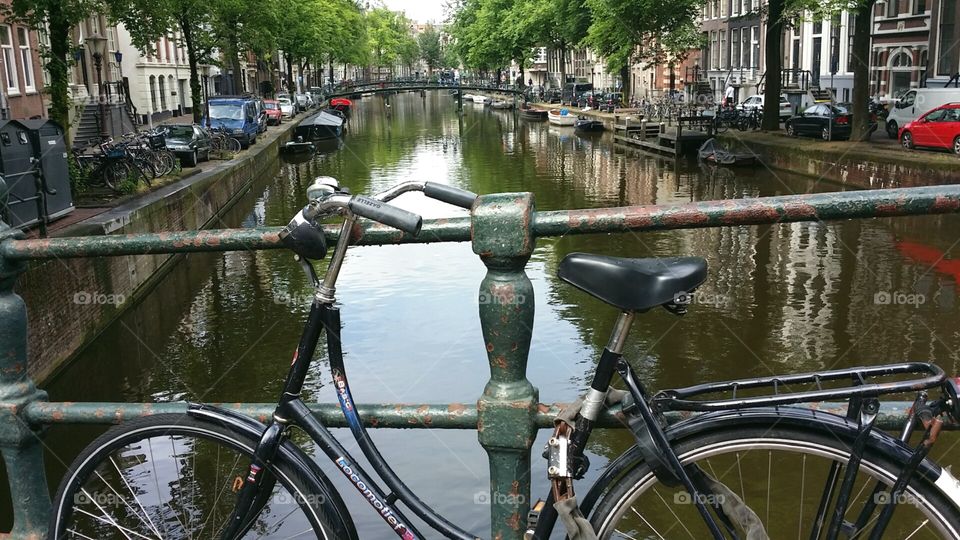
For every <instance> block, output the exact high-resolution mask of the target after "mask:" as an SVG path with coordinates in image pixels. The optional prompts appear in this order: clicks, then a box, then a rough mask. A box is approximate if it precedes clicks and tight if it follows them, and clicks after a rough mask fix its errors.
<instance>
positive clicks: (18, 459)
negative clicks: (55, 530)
mask: <svg viewBox="0 0 960 540" xmlns="http://www.w3.org/2000/svg"><path fill="white" fill-rule="evenodd" d="M6 201H7V187H6V184H5V183H4V181H3V180H2V179H0V208H2V207H4V206H6ZM19 236H22V234H21V233H20V231H17V230H16V229H12V228H10V226H9V225H7V224H6V223H4V222H3V221H0V244H3V242H4V241H6V240H8V239H11V238H16V237H19ZM23 270H24V263H23V262H22V261H14V260H10V259H6V258H3V257H2V256H0V452H2V453H3V461H4V465H5V466H6V469H7V478H8V479H9V483H10V493H11V494H12V495H13V496H12V497H11V498H12V503H13V529H12V530H11V531H10V537H11V538H30V539H34V538H36V539H39V538H46V535H47V521H48V519H49V516H50V494H49V492H48V491H47V481H46V474H45V473H44V467H43V446H42V445H41V444H40V433H38V432H36V431H34V429H33V428H32V427H31V426H30V425H29V424H28V423H27V422H26V421H25V420H24V419H23V417H22V412H23V410H24V407H26V406H27V405H28V404H30V403H32V402H34V401H46V399H47V394H46V392H43V391H41V390H38V389H37V388H36V386H34V384H33V381H32V380H30V377H29V376H28V375H27V307H26V304H24V302H23V299H22V298H20V296H19V295H18V294H17V293H15V292H14V291H13V286H14V283H16V280H17V276H18V275H20V273H21V272H23Z"/></svg>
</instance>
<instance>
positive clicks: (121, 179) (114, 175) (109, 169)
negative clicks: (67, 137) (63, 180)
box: [70, 139, 156, 193]
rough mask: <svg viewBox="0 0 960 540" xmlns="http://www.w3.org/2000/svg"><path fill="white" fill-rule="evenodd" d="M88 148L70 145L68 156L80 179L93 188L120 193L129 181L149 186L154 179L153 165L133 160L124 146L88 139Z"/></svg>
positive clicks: (108, 140)
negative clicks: (103, 188) (93, 186)
mask: <svg viewBox="0 0 960 540" xmlns="http://www.w3.org/2000/svg"><path fill="white" fill-rule="evenodd" d="M88 145H89V146H86V147H84V146H74V147H73V151H72V152H71V154H70V155H71V159H72V160H73V164H74V167H75V169H76V171H77V173H78V174H79V175H80V177H81V178H84V179H85V180H86V181H87V182H92V183H93V185H100V186H103V187H106V188H109V189H111V190H113V191H115V192H117V193H121V192H122V191H123V189H122V188H123V186H124V185H125V184H126V183H127V182H130V181H131V180H133V181H135V182H140V181H142V182H144V183H146V184H147V185H148V186H149V185H150V181H151V179H153V178H154V177H155V176H156V172H155V169H154V168H153V165H152V164H151V163H150V162H149V161H147V160H146V159H144V158H141V157H137V156H136V155H135V154H134V153H133V152H131V151H130V150H129V149H128V145H127V144H123V143H114V142H113V140H112V139H107V140H100V139H91V140H90V141H88ZM92 149H96V150H92ZM91 150H92V151H91Z"/></svg>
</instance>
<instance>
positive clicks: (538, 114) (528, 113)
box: [520, 108, 547, 120]
mask: <svg viewBox="0 0 960 540" xmlns="http://www.w3.org/2000/svg"><path fill="white" fill-rule="evenodd" d="M520 116H521V117H523V118H526V119H527V120H546V119H547V111H546V109H532V108H531V109H520Z"/></svg>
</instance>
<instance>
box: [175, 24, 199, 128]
mask: <svg viewBox="0 0 960 540" xmlns="http://www.w3.org/2000/svg"><path fill="white" fill-rule="evenodd" d="M178 22H179V24H180V33H181V34H182V35H183V43H184V45H186V47H187V63H188V64H190V101H191V103H192V106H193V123H194V124H199V123H200V122H202V121H203V89H202V88H201V87H200V69H199V62H198V61H197V50H196V45H195V44H194V42H193V27H192V26H190V18H189V17H188V16H187V14H186V13H181V14H180V17H179V20H178Z"/></svg>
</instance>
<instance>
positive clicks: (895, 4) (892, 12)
mask: <svg viewBox="0 0 960 540" xmlns="http://www.w3.org/2000/svg"><path fill="white" fill-rule="evenodd" d="M899 15H900V0H888V2H887V17H897V16H899Z"/></svg>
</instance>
